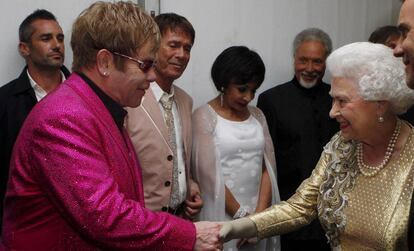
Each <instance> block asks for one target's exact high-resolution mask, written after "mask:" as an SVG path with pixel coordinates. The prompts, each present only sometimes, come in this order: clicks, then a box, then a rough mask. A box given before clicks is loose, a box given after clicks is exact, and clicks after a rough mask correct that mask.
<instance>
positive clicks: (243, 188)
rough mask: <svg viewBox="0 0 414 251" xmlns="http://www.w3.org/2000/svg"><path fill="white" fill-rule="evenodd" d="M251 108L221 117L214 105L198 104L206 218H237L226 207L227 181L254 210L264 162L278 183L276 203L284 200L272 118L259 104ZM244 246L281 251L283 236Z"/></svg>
mask: <svg viewBox="0 0 414 251" xmlns="http://www.w3.org/2000/svg"><path fill="white" fill-rule="evenodd" d="M249 111H250V113H251V116H250V117H249V118H248V119H247V120H245V121H241V122H238V121H230V120H227V119H224V118H222V117H220V116H219V115H218V114H217V113H216V112H215V111H214V110H213V109H212V108H211V107H210V106H209V105H205V106H202V107H200V108H198V109H197V110H196V111H195V112H194V114H193V151H192V169H193V173H194V176H195V178H196V180H197V182H198V184H199V186H200V190H201V196H202V198H203V201H204V205H203V209H202V210H201V213H200V220H208V221H225V220H231V219H232V217H231V216H230V215H227V214H226V212H225V197H224V194H225V192H224V185H226V186H227V188H228V189H229V190H230V191H231V192H232V194H233V195H234V197H235V198H236V200H237V201H238V202H239V203H240V204H241V206H243V207H247V208H248V209H249V211H250V212H254V210H255V209H256V205H257V199H258V193H259V187H260V181H261V174H262V167H263V164H265V167H266V169H267V171H268V173H269V176H270V180H271V184H272V204H274V203H277V202H278V201H280V198H279V191H278V189H277V183H276V177H275V173H274V170H275V160H274V151H273V144H272V141H271V138H270V135H269V132H268V129H267V124H266V119H265V118H264V116H263V113H262V112H261V111H260V110H259V109H257V108H255V107H249ZM263 162H264V163H263ZM236 243H237V240H235V241H231V242H228V243H226V244H225V245H224V249H225V250H227V251H237V250H239V249H237V247H236ZM240 250H260V251H262V250H271V251H273V250H275V251H277V250H280V241H279V237H272V238H269V239H265V240H262V241H260V242H259V243H258V244H256V245H247V246H245V247H244V248H242V249H240Z"/></svg>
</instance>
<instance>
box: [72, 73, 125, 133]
mask: <svg viewBox="0 0 414 251" xmlns="http://www.w3.org/2000/svg"><path fill="white" fill-rule="evenodd" d="M77 74H79V76H80V77H81V78H82V79H83V80H85V82H86V83H87V84H88V85H89V86H90V87H91V88H92V90H93V91H94V92H95V94H96V95H97V96H98V97H99V99H100V100H101V101H102V103H103V104H104V105H105V107H106V109H108V111H109V113H110V114H111V116H112V118H113V119H114V121H115V124H116V126H117V127H118V128H119V130H120V131H121V133H122V128H123V127H124V119H125V116H126V115H127V111H125V110H124V108H122V106H121V105H120V104H118V103H117V102H115V100H113V99H112V98H111V97H109V96H108V95H107V94H106V93H105V92H103V91H102V90H101V89H100V88H99V87H98V86H97V85H96V84H95V83H94V82H93V81H92V80H90V79H89V78H88V77H87V76H86V75H85V74H83V73H80V72H77Z"/></svg>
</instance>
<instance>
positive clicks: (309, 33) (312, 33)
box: [293, 28, 332, 58]
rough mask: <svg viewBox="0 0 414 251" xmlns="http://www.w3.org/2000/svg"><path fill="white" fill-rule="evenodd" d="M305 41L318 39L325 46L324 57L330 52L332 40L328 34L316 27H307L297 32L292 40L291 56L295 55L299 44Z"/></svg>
mask: <svg viewBox="0 0 414 251" xmlns="http://www.w3.org/2000/svg"><path fill="white" fill-rule="evenodd" d="M305 41H319V42H321V43H322V44H323V46H324V47H325V58H327V57H328V55H329V54H331V52H332V41H331V38H330V37H329V35H328V34H327V33H326V32H324V31H323V30H321V29H318V28H308V29H305V30H303V31H301V32H299V33H298V34H297V35H296V37H295V39H294V40H293V56H295V54H296V51H297V49H298V48H299V46H300V44H301V43H303V42H305Z"/></svg>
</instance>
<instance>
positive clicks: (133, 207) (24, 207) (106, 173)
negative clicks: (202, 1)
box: [0, 2, 222, 250]
mask: <svg viewBox="0 0 414 251" xmlns="http://www.w3.org/2000/svg"><path fill="white" fill-rule="evenodd" d="M115 23H116V25H114V24H115ZM71 45H72V48H73V52H74V62H73V70H74V72H75V73H74V74H72V76H71V77H70V78H69V79H68V80H67V81H65V82H64V83H63V84H61V86H60V87H59V88H57V89H56V90H55V91H54V92H53V93H51V94H50V95H48V96H47V97H46V98H45V99H43V100H42V101H41V102H39V103H38V104H37V105H36V106H35V107H34V109H33V110H32V112H31V113H30V114H29V116H28V117H27V119H26V121H25V123H24V125H23V128H22V130H21V132H20V135H19V136H18V139H17V141H16V144H15V148H14V151H13V154H12V160H11V165H10V169H11V170H10V180H9V183H8V187H7V192H6V198H5V213H4V221H3V222H4V224H3V229H2V238H3V240H2V245H3V246H4V247H3V248H4V249H6V250H98V249H99V250H101V249H104V250H219V249H221V248H222V246H221V245H220V244H219V242H218V230H219V228H220V226H219V225H218V224H216V223H209V222H198V223H195V224H193V223H191V222H189V221H185V220H183V219H180V218H176V217H175V216H172V215H170V214H167V213H154V212H151V211H150V210H148V209H146V208H145V206H144V195H143V188H142V178H141V169H140V167H139V164H138V161H137V159H136V157H135V153H134V149H133V147H132V144H131V141H130V139H129V136H128V135H127V133H126V131H125V129H124V127H123V121H124V117H125V115H126V111H125V110H124V109H123V107H126V106H128V107H136V106H138V105H139V104H140V102H141V98H142V96H143V95H144V94H145V90H146V89H147V88H148V87H149V83H150V82H151V81H154V79H155V73H154V70H153V65H154V57H155V53H156V50H157V48H158V45H159V31H158V28H157V25H156V24H155V23H154V21H153V20H152V19H151V18H150V17H149V16H148V15H147V14H145V12H144V11H142V10H141V9H139V8H138V7H137V6H136V5H135V4H133V3H125V2H117V3H109V2H97V3H95V4H93V5H91V6H90V7H89V8H88V9H86V10H85V11H84V12H82V13H81V15H80V16H79V17H78V19H77V20H76V21H75V23H74V25H73V29H72V39H71ZM1 248H2V247H1V246H0V249H1Z"/></svg>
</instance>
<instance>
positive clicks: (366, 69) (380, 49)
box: [326, 42, 414, 114]
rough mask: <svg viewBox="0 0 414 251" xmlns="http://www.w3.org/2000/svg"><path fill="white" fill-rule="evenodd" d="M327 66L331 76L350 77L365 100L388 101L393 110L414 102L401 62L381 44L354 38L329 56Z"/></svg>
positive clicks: (400, 112) (399, 109)
mask: <svg viewBox="0 0 414 251" xmlns="http://www.w3.org/2000/svg"><path fill="white" fill-rule="evenodd" d="M326 64H327V69H328V71H329V72H330V73H331V75H332V76H333V77H344V78H347V79H350V80H352V81H353V82H354V83H355V84H356V85H357V88H358V92H359V95H360V96H361V97H362V98H363V99H364V100H366V101H380V100H385V101H388V102H390V104H391V110H392V111H393V112H394V113H395V114H402V113H404V112H405V111H406V110H407V109H408V108H409V107H410V106H411V105H412V104H413V103H414V91H412V90H411V89H409V88H408V87H407V84H406V80H405V70H404V64H403V62H402V59H401V58H396V57H394V55H393V51H392V49H390V48H388V47H387V46H385V45H383V44H374V43H370V42H357V43H352V44H348V45H345V46H342V47H341V48H339V49H337V50H335V51H334V52H332V54H331V55H330V56H329V57H328V59H327V61H326Z"/></svg>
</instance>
